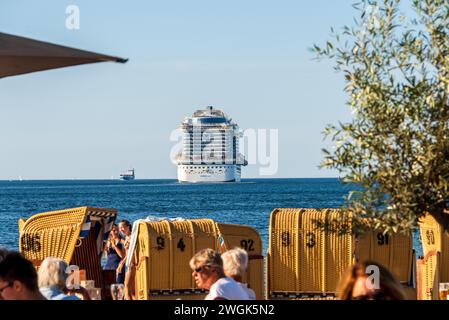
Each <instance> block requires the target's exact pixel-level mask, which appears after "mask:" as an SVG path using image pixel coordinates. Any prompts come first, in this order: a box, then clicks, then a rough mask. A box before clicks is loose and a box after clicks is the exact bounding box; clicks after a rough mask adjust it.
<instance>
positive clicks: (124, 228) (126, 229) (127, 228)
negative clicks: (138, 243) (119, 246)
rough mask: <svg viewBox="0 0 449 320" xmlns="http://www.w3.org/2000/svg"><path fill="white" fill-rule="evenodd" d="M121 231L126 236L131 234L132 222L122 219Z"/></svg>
mask: <svg viewBox="0 0 449 320" xmlns="http://www.w3.org/2000/svg"><path fill="white" fill-rule="evenodd" d="M118 227H119V231H120V232H121V233H122V234H124V235H125V236H130V235H131V228H132V226H131V223H130V222H129V221H128V220H122V221H120V223H119V225H118Z"/></svg>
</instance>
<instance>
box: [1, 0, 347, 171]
mask: <svg viewBox="0 0 449 320" xmlns="http://www.w3.org/2000/svg"><path fill="white" fill-rule="evenodd" d="M351 3H352V1H349V0H338V1H335V0H314V1H298V0H294V1H293V0H292V1H276V2H275V1H261V0H257V1H255V0H250V1H248V0H246V1H235V0H231V1H210V0H199V1H198V0H192V1H181V0H179V1H149V0H133V1H128V2H124V1H111V0H94V1H93V0H83V1H81V0H72V1H64V0H40V1H26V0H0V32H5V33H12V34H16V35H22V36H27V37H32V38H36V39H40V40H44V41H50V42H54V43H58V44H63V45H67V46H73V47H77V48H81V49H86V50H91V51H95V52H100V53H105V54H111V55H117V56H121V57H126V58H129V59H130V60H129V62H128V63H127V64H124V65H121V64H114V63H101V64H93V65H86V66H79V67H71V68H65V69H59V70H52V71H46V72H39V73H34V74H29V75H24V76H18V77H11V78H5V79H2V80H0V121H1V126H0V150H1V158H0V179H17V177H18V176H22V177H23V178H24V179H64V178H69V179H71V178H79V179H87V178H92V179H103V178H104V179H109V178H111V176H114V177H117V176H118V174H119V173H120V172H121V171H123V170H125V169H127V168H128V167H129V166H130V165H132V166H134V167H135V168H136V174H137V177H138V178H176V167H175V166H174V165H173V164H172V163H171V162H170V160H169V153H170V149H171V147H172V146H173V144H174V143H173V142H170V141H169V136H170V132H171V131H172V130H173V129H175V128H176V127H177V126H178V125H179V124H180V122H181V120H182V119H183V117H184V116H186V115H190V114H191V113H192V112H193V111H194V110H196V109H197V108H200V107H204V106H207V105H213V106H216V107H221V108H223V109H224V110H225V112H226V113H228V114H229V115H230V116H231V117H232V118H233V119H235V120H236V121H237V122H238V124H239V125H240V127H241V128H242V129H244V128H255V129H257V128H263V129H270V128H277V129H279V170H278V173H277V175H276V176H275V177H328V176H335V175H336V173H334V172H329V171H323V170H319V169H318V164H319V163H320V161H321V159H322V153H321V148H322V147H324V146H325V145H326V143H325V142H323V136H322V134H321V132H322V130H323V129H324V127H325V125H326V124H327V123H337V121H338V120H348V119H349V117H350V113H349V110H348V108H347V107H346V106H345V99H346V97H345V94H344V93H343V85H344V84H343V80H342V76H341V75H338V74H335V73H334V71H333V70H332V67H331V65H330V63H329V62H316V61H314V60H312V58H313V55H312V54H311V53H310V52H309V51H308V48H310V47H311V46H312V45H313V44H314V43H318V44H322V43H324V42H325V41H326V40H328V39H329V31H330V27H332V26H334V27H341V26H343V25H345V24H349V25H350V24H351V23H352V18H353V16H354V13H355V11H354V10H353V8H352V7H351ZM71 4H75V5H78V6H79V8H80V13H81V16H80V18H81V28H80V30H77V31H73V30H72V31H71V30H68V29H66V27H65V19H66V13H65V9H66V7H67V6H68V5H71ZM258 169H259V167H258V166H257V165H254V166H250V167H246V168H244V170H243V177H244V178H245V177H258Z"/></svg>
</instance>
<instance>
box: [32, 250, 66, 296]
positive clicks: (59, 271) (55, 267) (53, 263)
mask: <svg viewBox="0 0 449 320" xmlns="http://www.w3.org/2000/svg"><path fill="white" fill-rule="evenodd" d="M66 270H67V263H66V262H65V261H64V260H62V259H59V258H54V257H48V258H45V260H44V261H42V264H41V266H40V267H39V272H38V279H39V281H38V285H39V288H47V287H57V288H59V289H61V290H62V289H64V288H65V287H66V281H67V277H68V274H67V272H66Z"/></svg>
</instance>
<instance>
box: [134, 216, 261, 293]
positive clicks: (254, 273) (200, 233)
mask: <svg viewBox="0 0 449 320" xmlns="http://www.w3.org/2000/svg"><path fill="white" fill-rule="evenodd" d="M138 230H139V234H138V248H136V250H137V251H136V252H137V256H138V257H137V258H138V260H139V265H138V268H137V281H136V282H137V288H136V289H137V290H136V291H137V294H138V298H139V299H141V300H147V299H157V300H161V299H162V300H166V299H177V298H180V297H181V296H182V299H184V298H186V299H189V298H190V299H201V298H204V293H202V294H201V293H200V294H197V293H189V294H182V293H179V292H185V291H189V292H193V291H195V290H197V288H196V285H195V282H194V279H193V277H192V270H191V269H190V266H189V261H190V259H191V258H192V256H194V255H195V253H196V252H198V251H199V250H201V249H205V248H212V249H214V250H218V249H219V247H220V242H219V235H221V236H222V237H223V239H224V240H225V243H226V246H227V247H228V248H232V247H236V246H238V247H242V246H243V247H244V246H246V247H247V248H245V249H247V250H248V252H249V256H250V263H249V268H248V285H249V287H251V288H253V290H255V292H256V294H258V297H259V298H262V294H263V290H262V277H263V259H259V260H258V261H256V260H255V259H251V255H252V252H254V253H253V255H260V256H261V254H262V242H261V239H260V236H259V234H258V233H257V231H256V230H255V229H253V228H249V227H245V226H240V225H228V224H221V223H220V224H217V223H215V222H214V221H213V220H210V219H198V220H185V221H173V222H170V221H166V220H165V221H159V222H141V223H140V224H139V228H138ZM248 240H252V241H251V248H249V243H250V241H248ZM249 249H251V250H249Z"/></svg>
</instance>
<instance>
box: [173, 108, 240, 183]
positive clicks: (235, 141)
mask: <svg viewBox="0 0 449 320" xmlns="http://www.w3.org/2000/svg"><path fill="white" fill-rule="evenodd" d="M180 128H181V130H182V152H181V153H180V154H179V155H178V158H177V165H178V181H179V182H190V183H200V182H239V181H240V177H241V170H242V169H241V168H242V166H246V165H247V161H246V160H245V158H244V157H243V155H241V154H240V153H239V138H240V137H241V136H242V133H241V132H240V131H239V127H238V125H237V124H236V123H235V122H234V121H233V120H232V119H231V118H229V117H228V116H227V115H226V114H225V113H224V112H223V110H220V109H215V108H214V107H211V106H210V107H207V108H206V109H201V110H197V111H195V112H194V113H193V115H192V116H191V117H186V118H184V121H183V122H182V124H181V126H180Z"/></svg>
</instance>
